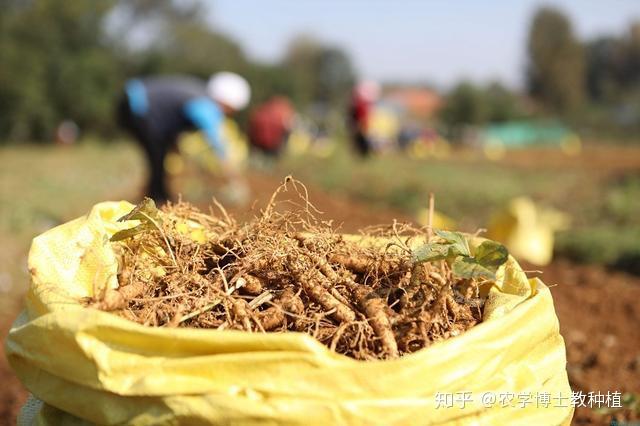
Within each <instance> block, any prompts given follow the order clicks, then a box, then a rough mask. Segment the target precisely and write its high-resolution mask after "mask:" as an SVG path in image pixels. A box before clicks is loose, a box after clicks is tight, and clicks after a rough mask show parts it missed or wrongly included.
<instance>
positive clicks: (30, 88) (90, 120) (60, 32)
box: [0, 0, 119, 140]
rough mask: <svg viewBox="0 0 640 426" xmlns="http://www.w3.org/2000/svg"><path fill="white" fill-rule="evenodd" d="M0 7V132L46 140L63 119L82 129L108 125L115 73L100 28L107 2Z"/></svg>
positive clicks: (42, 1)
mask: <svg viewBox="0 0 640 426" xmlns="http://www.w3.org/2000/svg"><path fill="white" fill-rule="evenodd" d="M2 6H3V12H2V18H1V24H0V40H2V41H1V42H0V63H2V67H0V69H1V71H0V105H1V107H0V137H2V138H3V139H4V138H7V137H8V138H11V139H19V140H28V139H36V140H41V139H50V138H51V137H52V135H53V130H54V128H55V126H56V125H57V123H58V122H59V121H60V120H62V119H65V118H72V119H74V120H75V121H76V122H77V123H78V124H79V125H80V126H81V127H84V126H92V127H94V128H105V127H109V126H110V122H111V120H110V119H107V118H106V117H107V116H110V115H111V114H110V113H111V109H112V100H111V97H112V94H113V93H114V92H115V90H114V89H115V88H116V87H117V86H118V83H119V81H118V77H119V75H118V71H117V69H116V66H115V64H114V63H113V61H112V59H111V54H110V51H109V49H108V46H107V44H106V43H105V40H104V39H103V37H102V33H101V31H99V29H100V28H101V25H102V21H103V18H104V16H105V15H106V13H107V12H108V10H109V9H110V7H111V3H110V2H108V1H104V2H94V1H91V0H78V1H73V2H65V1H62V0H39V1H34V2H12V1H9V2H4V3H3V5H2ZM97 29H98V30H97Z"/></svg>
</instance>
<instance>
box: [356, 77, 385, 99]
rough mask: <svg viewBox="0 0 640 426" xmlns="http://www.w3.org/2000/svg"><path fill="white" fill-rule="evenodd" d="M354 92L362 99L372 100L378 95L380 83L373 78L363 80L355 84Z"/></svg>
mask: <svg viewBox="0 0 640 426" xmlns="http://www.w3.org/2000/svg"><path fill="white" fill-rule="evenodd" d="M356 94H357V95H358V96H359V97H361V98H362V99H364V100H366V101H369V102H374V101H375V100H376V99H378V96H380V85H379V84H378V83H377V82H375V81H373V80H364V81H361V82H359V83H358V85H357V86H356Z"/></svg>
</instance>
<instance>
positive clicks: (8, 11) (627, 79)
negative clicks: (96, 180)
mask: <svg viewBox="0 0 640 426" xmlns="http://www.w3.org/2000/svg"><path fill="white" fill-rule="evenodd" d="M0 10H2V13H1V14H0V142H3V141H9V140H14V141H37V140H50V139H51V137H52V134H53V132H54V129H55V128H56V126H57V125H58V124H59V123H60V122H61V121H62V120H65V119H72V120H74V121H75V122H76V123H77V124H78V126H79V127H80V128H81V129H83V130H84V131H87V132H94V133H98V134H100V135H105V136H112V135H113V134H114V132H115V131H116V129H115V120H114V119H113V108H114V104H115V101H116V98H117V97H118V96H120V93H121V88H122V85H123V83H124V81H125V80H126V79H127V78H129V77H131V76H136V75H152V74H170V73H187V74H192V75H195V76H199V77H202V78H207V77H208V76H209V75H210V74H212V73H213V72H215V71H218V70H230V71H235V72H238V73H241V74H243V75H245V76H246V77H247V78H248V79H249V80H250V81H251V83H252V89H253V92H254V96H253V102H254V103H256V102H260V101H262V100H264V99H266V98H268V97H269V96H271V95H273V94H283V95H287V96H289V97H290V98H291V99H292V100H293V101H294V103H295V104H296V105H297V106H298V107H300V108H305V107H308V106H309V105H311V104H312V103H314V102H322V103H323V104H324V105H326V106H329V107H331V106H333V107H334V108H335V107H340V108H342V107H343V104H344V102H345V100H346V98H347V96H348V93H349V89H350V88H351V87H352V85H353V83H354V81H355V79H356V78H357V73H356V70H355V69H354V66H353V64H352V62H351V60H350V58H349V55H348V54H347V53H346V52H345V51H344V50H342V49H341V48H340V47H338V46H327V45H325V44H323V43H321V42H319V41H318V40H316V39H314V38H313V37H310V36H299V37H296V38H295V39H293V40H292V41H291V43H290V44H289V46H288V48H287V49H286V53H285V55H284V57H283V58H282V59H281V60H280V61H278V62H277V63H260V62H256V61H254V60H251V59H249V58H248V57H247V56H246V55H245V53H244V52H243V50H242V48H241V47H240V45H239V44H238V43H237V42H236V41H234V40H233V39H232V38H230V37H229V36H227V35H225V34H223V33H221V32H219V31H217V30H216V29H215V28H212V27H211V25H210V23H208V22H206V21H205V20H204V19H203V16H205V15H206V12H207V10H206V5H205V3H203V2H200V1H198V0H189V1H179V2H178V1H176V0H121V1H116V0H101V1H98V2H97V1H93V0H74V1H64V0H0ZM525 48H526V49H527V57H528V62H527V67H526V71H525V81H526V94H522V93H516V92H514V91H512V90H510V89H508V88H506V87H505V86H503V85H501V84H500V83H499V82H494V83H490V84H488V85H484V86H483V85H477V84H473V83H471V82H461V83H460V84H458V85H456V86H455V87H454V88H453V89H451V90H450V91H449V92H448V93H447V94H446V95H445V96H446V102H445V107H444V108H443V109H442V111H441V114H440V115H439V117H438V118H439V120H440V121H441V122H442V123H444V124H447V125H458V124H482V123H487V122H499V121H507V120H513V119H518V118H527V117H532V116H533V117H536V116H553V117H561V118H563V119H566V120H569V121H571V122H575V123H578V125H585V126H596V127H599V128H603V129H607V130H611V129H618V128H629V127H630V126H631V128H636V129H637V128H640V22H635V23H631V24H630V26H629V28H627V29H625V30H624V31H622V32H621V33H620V34H613V35H607V36H602V37H599V38H596V39H593V40H586V41H583V40H579V39H578V37H577V36H576V34H575V32H574V29H573V27H572V24H571V21H570V19H569V18H568V17H567V16H566V15H565V14H564V13H562V12H561V11H559V10H556V9H553V8H541V9H539V10H538V11H537V13H536V14H535V15H534V17H533V19H532V21H531V25H530V29H529V38H528V42H527V45H526V46H525ZM241 118H242V117H241Z"/></svg>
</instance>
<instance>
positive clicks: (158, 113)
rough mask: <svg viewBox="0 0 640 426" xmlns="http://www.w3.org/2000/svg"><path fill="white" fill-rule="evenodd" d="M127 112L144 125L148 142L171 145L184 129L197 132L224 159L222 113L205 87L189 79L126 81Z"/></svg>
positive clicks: (202, 83) (199, 82) (197, 81)
mask: <svg viewBox="0 0 640 426" xmlns="http://www.w3.org/2000/svg"><path fill="white" fill-rule="evenodd" d="M125 92H126V95H127V100H128V102H129V109H130V110H131V113H132V114H133V115H135V116H136V117H137V118H139V119H140V120H142V121H143V122H145V124H146V125H145V126H144V127H145V129H144V131H145V132H146V133H147V137H148V139H149V140H150V142H151V143H158V144H167V145H171V144H174V143H175V141H176V139H177V137H178V135H179V134H180V133H181V132H183V131H187V130H200V131H202V132H203V133H204V135H205V136H206V139H207V142H208V143H209V145H210V146H211V148H212V149H213V150H214V151H215V152H216V154H217V155H218V156H219V157H220V158H222V159H225V158H226V157H227V150H226V143H225V142H224V140H223V137H222V134H221V133H222V132H221V129H222V123H223V121H224V113H223V112H222V110H221V109H220V107H219V106H218V104H217V103H216V102H215V101H213V100H212V99H211V98H210V97H209V96H208V95H207V90H206V84H205V83H204V82H203V81H200V80H198V79H194V78H189V77H153V78H144V79H132V80H129V81H128V82H127V84H126V86H125Z"/></svg>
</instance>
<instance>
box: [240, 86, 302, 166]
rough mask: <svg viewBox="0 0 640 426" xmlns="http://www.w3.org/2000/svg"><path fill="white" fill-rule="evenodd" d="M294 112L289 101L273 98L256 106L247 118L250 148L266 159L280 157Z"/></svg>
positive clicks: (289, 131)
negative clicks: (266, 157)
mask: <svg viewBox="0 0 640 426" xmlns="http://www.w3.org/2000/svg"><path fill="white" fill-rule="evenodd" d="M294 117H295V111H294V109H293V106H292V105H291V102H290V101H289V99H287V98H286V97H284V96H274V97H272V98H270V99H269V100H267V101H266V102H264V103H263V104H261V105H258V106H257V107H256V108H255V109H254V110H253V111H252V113H251V116H250V118H249V142H250V143H251V147H252V148H253V149H255V150H257V151H258V152H259V153H261V154H264V155H266V156H268V157H272V158H276V157H278V156H280V154H281V153H282V151H283V149H284V148H285V145H286V141H287V138H288V137H289V134H290V133H291V130H292V127H293V122H294Z"/></svg>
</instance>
